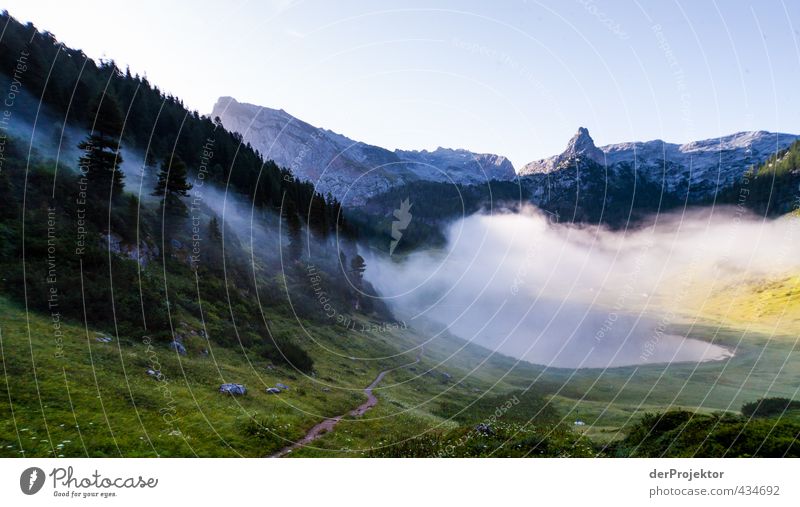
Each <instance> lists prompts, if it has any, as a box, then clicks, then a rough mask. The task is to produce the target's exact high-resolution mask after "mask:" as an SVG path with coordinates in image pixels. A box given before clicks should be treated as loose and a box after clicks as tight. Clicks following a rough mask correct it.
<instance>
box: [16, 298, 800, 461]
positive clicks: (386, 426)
mask: <svg viewBox="0 0 800 507" xmlns="http://www.w3.org/2000/svg"><path fill="white" fill-rule="evenodd" d="M0 314H2V315H3V320H2V323H1V324H2V347H3V350H2V352H3V366H4V368H5V372H4V373H5V375H4V378H5V379H6V381H7V382H3V383H0V397H2V399H3V400H4V402H3V403H2V404H0V419H1V420H2V426H0V445H2V451H1V452H0V456H19V455H23V453H21V452H20V451H21V450H24V455H27V456H47V455H65V456H84V455H87V454H88V455H91V456H119V455H124V456H155V455H156V451H155V450H154V449H157V450H158V453H159V454H160V455H162V456H179V455H180V456H187V455H189V456H191V455H195V454H196V455H199V456H219V455H223V456H238V455H241V456H263V455H266V454H269V453H271V452H273V451H275V450H277V449H278V448H280V447H282V446H283V444H284V443H285V440H283V439H297V438H299V437H300V436H301V435H303V434H304V433H305V431H306V430H307V429H308V428H310V427H311V426H312V425H313V424H315V423H316V422H318V421H319V420H320V419H321V418H322V417H325V416H332V415H337V414H340V413H343V412H346V411H348V410H349V409H351V408H353V407H355V406H356V405H358V404H359V403H361V402H362V401H363V400H364V395H363V393H362V392H361V389H363V387H364V386H366V385H367V384H369V383H370V382H371V381H372V379H373V378H374V377H375V376H376V375H377V373H378V372H379V371H381V370H383V369H386V368H390V367H394V366H399V365H403V364H408V363H410V362H411V361H413V359H414V357H415V356H416V353H417V349H415V347H416V346H418V345H420V344H421V343H423V337H422V336H421V333H419V334H418V333H415V332H413V331H411V330H392V331H373V332H369V333H361V332H354V331H346V330H345V329H344V328H342V327H339V326H333V325H328V326H324V325H312V324H310V323H304V325H305V326H306V327H307V328H308V329H309V331H310V333H311V334H312V335H313V336H314V338H315V340H311V339H310V338H305V339H304V342H303V343H301V344H302V346H303V347H305V348H306V349H307V350H309V352H310V353H311V354H312V355H313V356H314V358H315V363H316V371H317V377H316V378H315V379H312V378H307V377H305V376H303V375H302V374H298V373H297V372H294V371H292V370H291V369H289V368H286V367H280V366H276V367H274V369H267V362H266V361H265V360H263V359H261V358H259V357H257V356H253V355H250V356H245V355H244V354H243V352H242V351H241V350H235V349H229V348H224V347H215V346H214V344H213V343H211V344H206V343H205V340H203V339H202V338H200V337H199V336H194V337H191V338H189V339H188V344H187V345H188V346H189V349H190V354H189V356H186V357H178V356H177V355H175V353H174V352H172V351H170V350H168V349H167V348H165V347H164V346H163V344H157V345H155V346H154V348H153V351H154V352H155V357H156V358H157V361H158V362H159V363H160V364H161V369H162V371H163V372H164V374H165V375H166V377H167V382H166V383H163V382H159V381H157V380H155V379H153V378H151V377H148V376H147V375H146V374H145V373H144V372H145V370H146V369H147V368H149V367H151V365H152V362H153V357H154V356H153V352H152V351H150V352H148V350H147V346H146V345H145V344H144V343H142V342H141V340H127V339H123V340H122V342H121V343H119V342H117V341H114V342H111V343H99V342H96V341H95V340H94V333H93V330H90V332H89V337H88V339H87V333H86V331H85V330H84V329H83V327H82V326H77V325H71V326H65V327H64V328H63V330H64V351H65V357H64V358H63V359H59V358H57V357H55V356H54V353H55V351H56V345H55V342H54V339H53V333H52V326H51V324H50V321H49V318H48V317H46V316H42V315H38V314H33V313H31V314H28V317H27V318H26V314H25V312H24V310H23V309H22V308H20V307H18V306H17V305H15V304H13V303H10V302H8V301H7V300H4V299H0ZM268 317H269V318H270V319H271V323H272V326H273V328H274V329H275V330H276V331H277V332H279V333H280V332H283V333H286V332H294V334H295V335H297V332H296V331H297V323H296V322H295V321H291V320H287V319H284V318H281V317H280V316H277V315H268ZM186 325H189V326H191V327H197V328H199V323H195V322H191V321H189V322H187V323H186ZM676 332H684V333H686V334H687V335H689V336H693V337H696V338H701V339H707V340H708V339H711V338H713V340H714V342H715V343H719V344H722V345H725V346H728V347H730V348H732V349H735V350H736V355H735V357H733V358H731V359H729V360H726V361H719V362H710V363H704V364H699V365H695V364H673V365H670V366H664V365H647V366H640V367H626V368H613V369H609V370H605V371H603V370H580V371H572V370H558V369H545V368H543V367H540V366H535V365H529V364H526V363H518V362H516V361H514V360H512V359H510V358H507V357H504V356H497V355H491V353H490V352H489V351H487V350H486V349H483V348H480V347H476V346H471V345H465V344H464V343H463V342H461V341H459V340H457V339H455V338H452V337H448V336H442V337H438V338H436V339H435V340H432V341H431V342H430V343H426V344H425V346H424V355H423V358H422V361H421V362H420V363H419V364H417V365H413V366H410V367H407V368H403V369H399V370H397V371H394V372H392V373H391V374H389V375H388V376H387V377H386V378H385V380H384V382H383V383H382V384H381V385H380V386H379V388H378V389H376V395H377V396H378V397H379V399H380V400H381V402H380V403H379V404H378V406H377V407H375V408H374V409H373V410H372V411H370V412H368V413H367V414H366V415H365V416H364V417H362V418H359V420H352V419H350V418H348V419H347V420H345V421H343V422H342V423H341V424H340V425H339V426H337V428H336V430H335V431H334V432H332V433H331V434H328V435H326V436H324V437H322V438H321V439H319V440H317V441H315V442H314V443H313V445H311V446H309V447H307V448H305V449H302V450H300V451H298V452H296V453H295V455H298V456H331V455H356V456H357V455H363V454H364V452H365V451H367V450H369V449H371V448H373V447H375V446H380V445H382V444H383V443H385V442H387V441H397V440H402V439H403V438H407V437H412V436H415V435H418V434H420V433H427V432H430V431H439V430H440V431H446V430H452V429H454V428H456V427H457V426H458V425H459V424H461V423H463V421H461V422H457V420H458V419H459V412H461V413H462V414H465V413H469V411H470V410H471V409H472V406H473V404H474V403H475V402H476V400H477V399H478V398H480V397H482V396H484V393H486V394H487V395H489V396H494V397H496V399H498V400H502V399H504V398H503V396H507V395H508V393H510V392H512V391H518V390H520V389H525V388H527V387H530V386H531V385H534V386H535V387H534V388H535V389H536V390H537V391H538V392H542V393H547V394H549V395H550V399H551V401H552V403H553V405H554V407H555V408H556V409H557V410H558V412H559V413H560V417H563V420H564V421H567V422H568V423H569V422H571V421H573V420H575V419H582V420H584V421H585V422H586V424H587V425H586V426H584V427H581V428H580V430H581V431H583V432H585V433H586V434H587V435H590V436H592V437H593V438H596V439H598V440H600V441H607V440H611V439H616V438H620V437H621V436H622V434H621V431H620V430H621V429H622V428H625V427H628V426H630V425H631V424H632V423H634V422H635V421H636V420H637V419H638V418H639V416H641V415H642V414H643V413H644V412H646V411H655V410H663V409H665V408H667V407H682V408H687V409H695V410H700V411H704V412H710V411H716V410H730V411H738V410H739V408H740V406H741V405H742V403H744V402H746V401H753V400H755V399H757V398H760V397H765V396H786V397H789V398H792V397H794V398H796V397H797V393H796V390H797V386H799V385H800V358H798V354H796V353H794V348H793V347H794V339H793V338H792V337H790V336H786V337H785V336H769V335H764V334H759V333H757V332H753V331H748V332H744V331H742V330H734V329H730V328H720V327H717V326H710V325H705V326H701V325H696V326H693V327H686V328H684V329H677V330H676ZM353 335H357V336H353ZM343 338H346V339H343ZM208 345H210V346H209V347H208V348H209V349H210V352H211V354H210V356H209V357H204V356H202V355H200V354H198V353H196V351H198V350H200V349H201V348H202V347H204V346H208ZM398 350H405V351H408V352H406V353H404V354H402V355H395V354H396V353H397V351H398ZM389 356H393V357H389ZM490 356H491V357H490ZM351 357H387V358H386V359H383V360H377V361H360V360H352V359H350V358H351ZM32 360H33V361H34V362H35V365H36V374H37V377H36V380H34V378H33V375H32V374H31V372H32V371H33V367H32V365H33V364H32ZM93 364H94V365H95V367H93V366H92V365H93ZM445 373H447V374H448V375H450V378H449V379H448V378H446V376H445V375H444V374H445ZM36 381H38V389H37V385H36ZM223 381H227V382H241V383H244V384H246V385H247V386H248V388H249V393H248V395H247V396H245V397H241V398H230V397H228V396H223V395H220V394H219V393H217V387H218V386H219V384H220V383H221V382H223ZM276 382H284V383H287V384H289V385H290V386H291V387H292V389H291V390H290V391H289V392H286V393H282V394H281V395H280V396H272V395H267V394H266V393H264V392H263V388H264V387H265V386H269V385H274V384H275V383H276ZM326 385H327V386H329V389H330V390H329V391H324V390H323V388H324V386H326ZM37 393H39V394H37ZM6 399H10V400H11V402H12V407H13V409H14V412H13V415H12V413H11V412H10V410H9V405H8V403H6V402H5V400H6ZM40 400H41V401H40ZM170 407H174V412H172V411H171V410H172V409H170ZM165 410H169V411H170V413H173V414H174V417H175V419H176V420H177V422H176V423H175V424H168V423H167V422H165V420H164V419H163V418H162V417H161V414H162V413H163V412H164V411H165ZM462 410H463V412H462ZM160 411H161V412H160ZM529 416H530V417H534V416H536V414H529ZM45 420H46V423H45ZM523 422H524V421H523ZM78 424H79V425H80V433H78V432H77V431H76V427H77V425H78ZM176 430H178V431H176ZM59 445H61V447H59Z"/></svg>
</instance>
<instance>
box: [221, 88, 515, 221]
mask: <svg viewBox="0 0 800 507" xmlns="http://www.w3.org/2000/svg"><path fill="white" fill-rule="evenodd" d="M211 116H212V117H219V118H220V119H221V120H222V124H223V125H224V126H225V128H227V129H229V130H232V131H234V132H238V133H240V134H241V135H242V137H243V138H244V140H245V141H246V142H249V143H250V144H251V145H252V146H253V147H254V148H256V149H257V150H258V151H260V152H261V154H262V155H264V156H265V157H266V158H268V159H272V160H274V161H275V162H276V163H277V164H278V165H280V166H283V167H286V168H288V169H290V170H291V171H292V173H293V174H294V175H295V176H296V177H297V178H299V179H303V180H308V181H311V182H312V183H314V184H315V185H316V187H317V190H318V191H319V192H322V193H323V194H327V193H331V194H333V195H334V196H336V197H337V198H339V199H340V200H341V201H342V202H343V203H344V204H345V205H351V206H352V205H360V204H363V203H364V201H365V200H366V199H367V198H369V197H370V196H373V195H376V194H380V193H384V192H386V191H388V190H390V189H391V188H394V187H396V186H399V185H403V184H404V183H407V182H410V181H417V180H423V181H441V182H453V183H463V184H473V183H481V182H485V181H487V179H505V180H510V179H513V178H515V177H516V173H515V171H514V167H513V165H512V164H511V162H510V161H509V160H508V159H506V158H505V157H502V156H499V155H492V154H477V153H471V152H469V151H466V150H451V149H445V148H439V149H437V150H435V151H432V152H429V151H401V150H397V151H389V150H387V149H384V148H381V147H379V146H372V145H368V144H364V143H361V142H358V141H355V140H353V139H350V138H348V137H345V136H343V135H341V134H337V133H335V132H332V131H330V130H325V129H321V128H318V127H315V126H313V125H310V124H308V123H306V122H304V121H302V120H299V119H297V118H295V117H293V116H292V115H290V114H288V113H287V112H285V111H283V110H276V109H269V108H265V107H260V106H256V105H252V104H244V103H240V102H237V101H236V100H235V99H233V98H231V97H221V98H220V99H219V100H218V101H217V103H216V104H215V105H214V109H213V111H212V113H211Z"/></svg>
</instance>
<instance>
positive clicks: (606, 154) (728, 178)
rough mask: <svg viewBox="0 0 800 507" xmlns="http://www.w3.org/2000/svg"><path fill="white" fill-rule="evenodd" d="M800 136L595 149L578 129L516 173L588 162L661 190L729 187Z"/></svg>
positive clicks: (751, 135) (740, 135)
mask: <svg viewBox="0 0 800 507" xmlns="http://www.w3.org/2000/svg"><path fill="white" fill-rule="evenodd" d="M798 138H800V136H797V135H794V134H783V133H775V132H766V131H763V130H759V131H756V132H737V133H735V134H731V135H728V136H724V137H717V138H714V139H705V140H703V141H693V142H691V143H686V144H675V143H667V142H664V141H661V140H654V141H646V142H629V143H620V144H609V145H607V146H601V147H599V148H598V147H597V146H595V144H594V141H593V140H592V137H591V136H590V135H589V131H588V130H587V129H585V128H583V127H581V128H579V129H578V132H577V133H576V134H575V135H574V136H573V137H572V139H570V141H569V143H567V149H566V150H565V151H564V152H563V153H561V154H559V155H556V156H553V157H550V158H546V159H543V160H537V161H535V162H530V163H528V164H526V165H525V166H523V167H522V169H521V170H520V171H519V174H520V176H526V175H534V174H553V173H557V172H558V171H559V170H562V169H568V168H570V166H573V165H574V163H575V161H581V160H582V161H588V160H591V161H593V162H595V163H597V164H599V165H600V166H602V167H605V168H607V169H609V170H611V171H614V170H616V169H618V168H620V167H623V166H624V167H630V168H633V169H635V171H636V173H637V174H638V175H639V176H643V177H646V178H647V179H649V180H650V181H654V182H662V181H663V183H664V188H665V191H667V192H672V191H676V190H678V189H679V188H681V187H683V186H691V187H692V188H693V189H694V190H700V189H706V190H707V191H708V192H711V191H713V190H714V189H719V188H724V187H726V186H729V185H730V184H732V183H733V182H734V181H736V180H738V179H739V178H741V177H742V175H743V174H744V172H745V171H746V170H747V169H748V168H750V167H753V166H757V165H759V164H761V163H763V162H764V161H766V160H767V159H768V158H769V157H770V156H771V155H774V154H775V153H777V152H779V151H781V150H784V149H786V148H788V147H789V145H791V144H792V143H793V142H794V141H795V140H797V139H798Z"/></svg>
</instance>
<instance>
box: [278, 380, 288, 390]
mask: <svg viewBox="0 0 800 507" xmlns="http://www.w3.org/2000/svg"><path fill="white" fill-rule="evenodd" d="M275 387H277V388H278V389H280V390H281V391H288V390H289V386H287V385H286V384H281V383H280V382H278V383H277V384H275Z"/></svg>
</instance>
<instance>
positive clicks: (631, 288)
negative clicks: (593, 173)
mask: <svg viewBox="0 0 800 507" xmlns="http://www.w3.org/2000/svg"><path fill="white" fill-rule="evenodd" d="M796 222H797V220H795V219H782V220H777V221H764V220H762V219H758V218H756V217H753V216H749V215H747V214H746V213H744V212H743V210H742V209H739V208H726V209H720V208H717V209H715V210H713V212H712V210H711V209H706V210H705V211H702V212H700V211H698V212H686V213H681V214H674V215H661V216H658V217H654V225H651V226H648V227H645V228H643V229H639V230H629V231H623V232H613V231H609V230H604V229H602V228H599V227H596V226H595V227H589V226H576V225H572V224H556V223H552V222H551V221H550V220H549V219H548V215H546V214H543V213H541V212H539V211H538V210H536V209H535V208H528V209H525V210H523V212H522V213H519V214H502V215H492V216H489V215H480V214H479V215H473V216H470V217H467V218H464V219H462V220H460V221H458V222H456V223H453V224H452V225H451V226H450V227H449V229H448V232H447V237H448V245H447V247H446V248H445V249H443V250H440V251H426V252H416V253H413V254H411V255H409V256H407V257H405V258H402V259H398V258H389V257H387V256H385V255H379V254H376V253H374V252H372V251H369V252H367V251H365V252H364V253H363V255H364V256H365V257H366V258H367V259H368V261H367V262H368V266H369V268H368V270H367V273H366V276H367V278H368V280H369V281H370V282H371V283H372V284H373V285H375V287H376V288H377V289H378V290H379V291H380V293H381V294H382V296H383V297H384V298H385V299H386V301H387V302H388V303H389V304H390V306H391V307H392V308H393V310H394V311H395V313H396V314H397V316H398V318H402V319H405V320H406V321H407V322H408V323H409V325H410V326H414V325H415V324H419V325H421V324H422V323H427V324H428V325H429V324H430V323H431V322H433V323H434V324H435V327H436V328H438V329H440V330H445V329H447V330H449V332H451V333H453V334H455V335H457V336H459V337H461V338H463V339H464V340H467V341H470V342H474V343H477V344H480V345H483V346H485V347H487V348H490V349H492V350H496V351H498V352H501V353H504V354H508V355H511V356H514V357H517V358H521V359H525V360H527V361H530V362H533V363H538V364H544V365H549V366H554V367H571V368H572V367H607V366H622V365H632V364H644V363H665V362H678V361H708V360H718V359H723V358H725V357H729V356H730V355H731V354H733V353H734V351H732V350H728V349H726V348H723V347H720V346H717V345H715V344H711V343H707V342H704V341H699V340H693V339H686V338H684V337H683V336H676V335H674V331H673V330H674V328H675V324H678V323H680V322H687V321H688V320H689V319H691V318H692V317H693V316H694V315H693V312H696V309H694V308H693V304H694V302H696V301H702V300H703V298H704V297H706V296H707V295H708V294H709V291H711V290H721V289H722V288H724V287H725V286H727V285H729V284H732V283H736V282H737V281H742V280H746V279H751V278H764V277H769V276H778V275H780V274H782V273H786V272H787V271H791V270H796V269H797V268H798V267H800V266H798V264H800V256H799V255H798V253H800V245H799V244H798V243H799V242H798V234H797V230H796V229H797V224H796ZM411 226H413V221H412V225H411ZM431 339H435V337H431Z"/></svg>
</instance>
